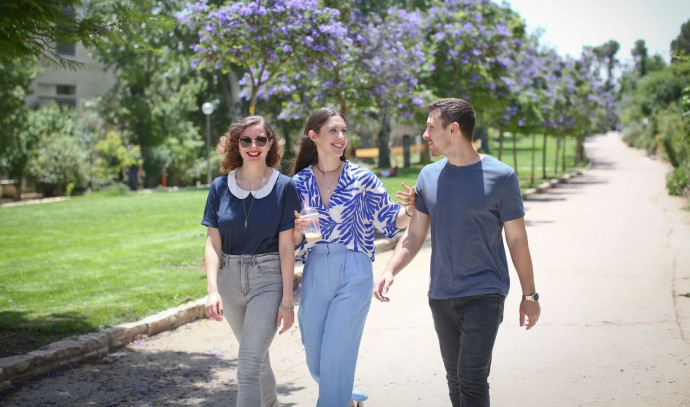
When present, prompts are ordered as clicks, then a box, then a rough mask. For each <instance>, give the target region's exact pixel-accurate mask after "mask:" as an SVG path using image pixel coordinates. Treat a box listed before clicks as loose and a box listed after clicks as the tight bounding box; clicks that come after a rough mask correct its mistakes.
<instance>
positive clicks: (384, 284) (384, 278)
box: [374, 272, 395, 302]
mask: <svg viewBox="0 0 690 407" xmlns="http://www.w3.org/2000/svg"><path fill="white" fill-rule="evenodd" d="M394 279H395V278H394V277H393V273H391V272H384V273H382V274H381V277H379V279H378V281H376V283H374V296H375V297H376V299H377V300H379V301H381V302H389V301H390V298H388V297H386V296H384V294H388V288H389V287H390V286H391V285H393V280H394Z"/></svg>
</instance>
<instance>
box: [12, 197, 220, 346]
mask: <svg viewBox="0 0 690 407" xmlns="http://www.w3.org/2000/svg"><path fill="white" fill-rule="evenodd" d="M207 193H208V192H207V190H184V191H178V192H155V193H138V194H127V195H123V196H115V197H112V196H111V197H106V196H90V197H75V198H72V199H70V200H66V201H60V202H53V203H45V204H39V205H23V206H11V207H1V208H0V230H1V231H2V232H1V234H0V248H1V250H0V349H2V353H1V354H0V357H4V356H9V355H8V354H6V353H5V351H6V349H14V350H15V352H16V350H23V349H26V350H31V349H35V348H36V347H38V346H41V345H43V344H45V343H47V342H50V341H53V340H55V339H58V338H62V337H65V336H70V335H73V334H75V333H84V332H91V331H96V330H98V329H99V328H102V327H107V326H114V325H117V324H120V323H124V322H130V321H134V320H137V319H139V318H141V317H144V316H147V315H151V314H153V313H155V312H158V311H161V310H164V309H167V308H170V307H174V306H176V305H179V304H181V303H183V302H185V301H186V300H192V299H197V298H200V297H202V296H204V295H205V291H206V283H205V278H206V276H205V272H204V270H203V253H204V250H203V245H204V241H205V234H206V228H205V227H204V226H202V225H201V224H200V222H201V216H202V214H203V208H204V204H205V201H206V195H207ZM6 345H7V346H6ZM18 345H22V346H18Z"/></svg>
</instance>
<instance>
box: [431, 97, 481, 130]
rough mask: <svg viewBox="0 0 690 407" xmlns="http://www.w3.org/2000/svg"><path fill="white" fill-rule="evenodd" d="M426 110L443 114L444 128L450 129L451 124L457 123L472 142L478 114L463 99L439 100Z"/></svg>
mask: <svg viewBox="0 0 690 407" xmlns="http://www.w3.org/2000/svg"><path fill="white" fill-rule="evenodd" d="M426 110H427V111H428V112H429V113H431V112H435V111H439V112H440V113H441V123H442V124H443V128H446V127H448V125H449V124H451V123H453V122H456V123H458V125H459V126H460V131H462V134H463V135H464V136H465V137H467V138H468V139H469V140H470V141H472V133H473V132H474V124H475V122H476V120H477V114H476V113H475V111H474V108H473V107H472V105H471V104H470V103H469V102H468V101H466V100H463V99H457V98H445V99H439V100H437V101H435V102H431V103H429V106H427V108H426Z"/></svg>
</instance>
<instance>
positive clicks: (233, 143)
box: [216, 116, 283, 174]
mask: <svg viewBox="0 0 690 407" xmlns="http://www.w3.org/2000/svg"><path fill="white" fill-rule="evenodd" d="M255 124H263V126H264V131H265V132H266V137H268V140H269V141H271V140H273V144H272V145H271V148H270V150H268V154H266V165H268V166H269V167H273V168H277V167H278V164H280V159H281V157H282V156H283V148H282V147H281V146H280V143H278V139H277V137H276V131H275V130H274V129H273V127H272V126H271V124H270V123H269V122H268V120H266V118H264V117H263V116H247V117H245V118H243V119H240V120H239V121H236V122H235V123H232V124H231V125H230V127H228V131H226V132H225V134H223V136H221V138H220V140H218V145H217V146H216V151H218V152H219V153H220V154H223V155H224V156H225V158H223V162H222V163H221V164H220V170H221V171H222V172H223V173H224V174H228V173H229V172H230V171H232V170H234V169H235V168H237V167H241V166H242V162H243V160H242V154H240V147H239V144H240V136H241V135H242V133H243V132H244V131H245V130H246V129H247V127H249V126H253V125H255Z"/></svg>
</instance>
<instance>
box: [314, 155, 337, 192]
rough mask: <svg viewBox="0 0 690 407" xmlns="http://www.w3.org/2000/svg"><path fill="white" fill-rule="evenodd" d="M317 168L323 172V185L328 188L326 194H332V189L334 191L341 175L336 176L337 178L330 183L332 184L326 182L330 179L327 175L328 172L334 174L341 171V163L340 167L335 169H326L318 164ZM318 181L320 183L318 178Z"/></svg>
mask: <svg viewBox="0 0 690 407" xmlns="http://www.w3.org/2000/svg"><path fill="white" fill-rule="evenodd" d="M316 168H317V169H318V170H319V172H321V174H323V183H322V185H321V186H322V187H324V188H325V189H326V194H327V195H328V196H330V195H331V193H332V191H333V188H334V187H335V186H336V185H338V180H339V179H340V176H336V177H335V180H333V181H331V182H330V183H329V184H330V185H329V184H325V182H326V181H328V179H327V178H326V176H327V175H328V174H333V173H337V172H339V171H340V168H341V164H340V163H338V168H336V169H334V170H332V171H324V170H322V169H321V167H319V165H318V164H316ZM317 183H318V179H317Z"/></svg>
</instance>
